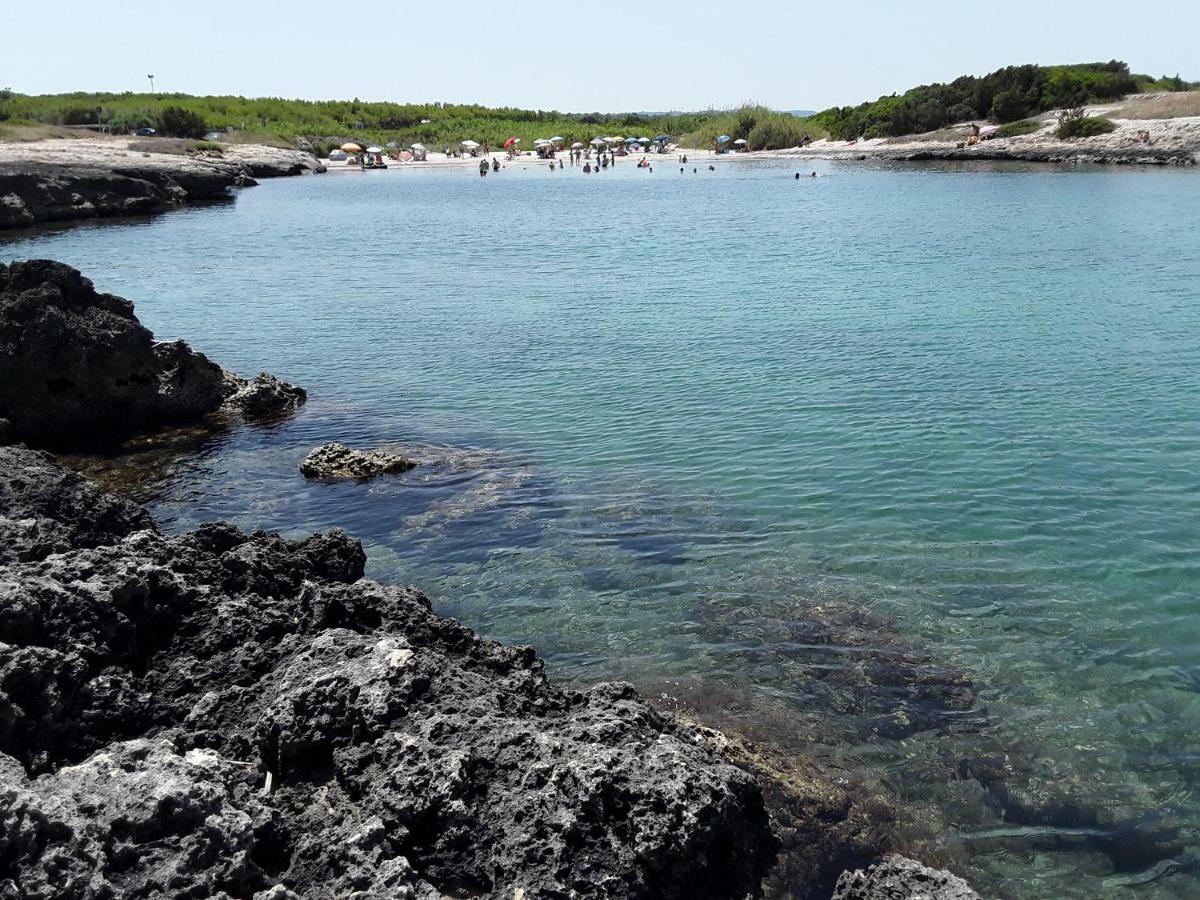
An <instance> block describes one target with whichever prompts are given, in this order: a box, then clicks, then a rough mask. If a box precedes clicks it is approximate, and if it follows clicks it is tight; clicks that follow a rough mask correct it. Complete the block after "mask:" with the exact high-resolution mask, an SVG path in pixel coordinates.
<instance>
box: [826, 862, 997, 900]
mask: <svg viewBox="0 0 1200 900" xmlns="http://www.w3.org/2000/svg"><path fill="white" fill-rule="evenodd" d="M832 900H981V898H980V896H979V895H978V894H977V893H975V891H974V890H972V889H971V886H970V885H969V884H967V882H965V881H963V880H962V879H961V878H959V877H958V876H957V875H952V874H951V873H949V872H947V871H945V870H944V869H931V868H929V867H928V866H924V865H921V863H919V862H917V861H916V860H912V859H908V858H907V857H904V856H889V857H888V858H887V859H885V860H884V861H883V862H881V863H879V864H878V865H874V866H871V867H870V868H869V869H866V870H865V871H863V870H859V871H857V872H846V873H845V874H843V875H842V877H841V878H839V879H838V883H837V888H836V889H835V890H834V892H833V898H832Z"/></svg>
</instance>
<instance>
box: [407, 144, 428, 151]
mask: <svg viewBox="0 0 1200 900" xmlns="http://www.w3.org/2000/svg"><path fill="white" fill-rule="evenodd" d="M409 146H411V147H412V149H414V150H424V149H425V145H424V144H410V145H409Z"/></svg>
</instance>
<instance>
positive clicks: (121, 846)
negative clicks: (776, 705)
mask: <svg viewBox="0 0 1200 900" xmlns="http://www.w3.org/2000/svg"><path fill="white" fill-rule="evenodd" d="M160 346H163V345H156V344H155V343H154V342H153V336H152V335H150V333H149V332H148V331H146V330H145V329H144V328H143V327H142V326H141V325H140V323H138V321H137V319H136V317H135V316H134V314H133V307H132V304H130V303H129V302H128V301H126V300H123V299H121V298H118V297H113V296H111V295H106V294H101V293H97V292H96V291H95V290H94V288H93V286H92V285H91V283H90V282H89V281H88V280H87V279H86V278H83V276H82V275H81V274H80V273H79V272H77V271H75V270H73V269H71V268H69V267H67V266H64V265H62V264H60V263H55V262H51V261H46V260H41V261H31V262H26V263H14V264H12V265H11V266H0V385H2V386H3V387H4V388H12V389H6V390H0V420H3V422H4V423H5V425H4V427H3V429H0V445H2V446H0V847H2V848H4V849H3V852H2V853H0V895H3V896H14V897H21V898H49V897H61V898H85V897H98V896H112V897H119V896H141V897H223V898H246V900H287V898H296V897H354V898H359V900H369V898H380V900H383V898H403V897H408V898H426V900H434V898H449V897H480V898H483V897H486V898H495V900H500V898H504V900H515V898H524V900H535V898H537V900H542V898H545V900H559V898H575V897H578V898H586V897H606V898H647V900H650V898H676V897H677V898H685V897H687V898H713V900H717V898H736V900H741V898H747V897H757V896H762V895H764V893H765V894H766V895H768V896H780V897H783V896H787V897H794V898H822V900H824V898H826V897H829V896H830V893H831V892H832V891H834V886H835V883H836V885H837V887H836V891H837V893H836V894H835V895H834V896H836V897H839V898H843V900H851V898H855V900H879V898H904V897H912V898H916V897H925V898H931V900H951V898H954V900H970V898H976V897H977V895H976V894H975V893H974V892H973V891H971V890H970V888H969V887H967V886H966V884H965V883H964V882H962V881H961V880H960V879H957V878H955V877H954V876H951V875H949V874H948V873H945V872H942V871H938V870H931V869H927V868H925V867H924V866H921V865H919V864H917V863H915V862H912V861H909V860H905V859H903V858H900V857H888V858H887V859H886V860H884V857H885V856H887V854H888V853H889V851H890V850H892V849H893V847H892V846H891V840H890V838H889V835H888V833H887V831H886V828H882V827H880V825H879V823H878V822H876V821H875V820H874V819H873V817H872V815H871V813H870V812H869V810H868V809H866V808H865V807H866V806H867V805H866V804H860V803H859V801H858V800H857V799H856V798H855V796H854V795H853V793H852V791H851V789H850V788H849V787H847V786H845V785H841V784H835V783H833V781H832V780H826V779H824V777H823V776H821V775H820V774H819V773H818V772H817V771H816V770H808V769H805V768H803V767H799V766H800V764H798V763H797V762H796V761H795V760H785V759H781V758H778V757H777V756H772V755H771V753H769V752H768V751H766V750H765V749H763V748H758V747H755V746H753V745H751V744H748V743H746V742H744V741H741V740H739V739H737V738H730V737H727V736H726V735H723V734H721V733H720V732H716V731H713V730H712V729H709V728H706V727H704V726H702V725H698V724H693V723H690V722H688V721H686V720H685V719H683V718H680V717H677V716H675V715H673V714H671V713H668V712H665V711H663V710H661V709H656V708H654V707H652V706H651V705H649V704H648V703H647V702H646V701H644V700H643V699H642V698H641V697H640V696H639V695H638V694H637V692H636V691H635V690H634V689H633V688H632V687H630V686H629V685H626V684H619V683H609V684H599V685H596V686H594V687H592V688H589V689H587V690H583V691H575V690H567V689H563V688H561V687H558V686H556V685H554V684H553V683H552V682H551V681H550V679H549V678H548V677H547V676H546V674H545V672H544V671H543V666H542V662H541V660H539V659H538V657H537V654H536V652H535V651H534V650H533V649H532V648H529V647H507V646H504V645H501V644H499V643H496V642H494V641H488V640H485V639H482V638H480V637H478V636H476V635H475V634H474V633H473V632H472V631H471V630H470V629H468V628H466V627H465V626H463V625H462V624H460V623H459V622H456V621H454V620H452V619H447V618H444V617H442V616H438V615H437V614H435V613H434V612H433V611H432V610H431V608H430V603H429V601H428V599H427V598H426V597H425V596H424V595H423V594H421V592H420V591H419V590H417V589H416V588H412V587H401V586H391V585H382V584H377V583H373V582H371V581H368V580H366V579H364V577H363V573H364V564H365V559H366V557H365V553H364V551H363V548H362V545H361V544H360V543H359V542H358V541H357V540H354V539H352V538H350V537H348V536H346V535H345V534H343V533H342V532H340V531H331V532H326V533H322V534H315V535H312V536H311V537H308V538H305V539H303V540H286V539H283V538H281V537H279V536H278V535H274V534H267V533H263V532H256V533H253V534H248V533H245V532H243V531H241V530H239V529H237V528H235V527H233V526H231V525H228V524H224V523H212V524H208V525H204V526H201V527H200V528H199V529H197V530H195V531H192V532H190V533H186V534H180V535H166V534H163V533H161V532H160V531H159V530H158V528H157V527H156V525H155V523H154V522H153V520H152V519H151V518H150V516H149V515H148V514H147V512H146V511H145V510H144V509H142V508H141V507H139V506H137V505H136V504H133V503H131V502H129V501H127V500H123V499H119V498H117V497H114V496H111V495H107V494H105V493H103V492H102V491H100V490H99V489H98V488H97V487H96V486H95V485H93V484H92V483H91V482H89V481H88V480H87V479H85V478H83V477H82V476H80V475H78V474H76V473H74V472H72V471H70V470H68V469H66V468H65V467H63V466H62V465H61V464H60V463H59V462H57V461H56V460H55V459H54V457H52V456H50V455H49V454H48V453H46V452H44V450H43V449H40V448H43V447H46V446H53V447H63V448H77V447H80V446H88V445H91V444H94V443H95V442H96V441H97V440H101V439H104V438H111V437H113V436H115V435H119V434H123V433H127V432H128V431H130V430H146V429H152V428H154V427H156V426H159V425H162V424H165V423H169V422H170V423H179V422H187V421H196V420H201V419H204V418H205V417H211V416H234V415H239V416H243V417H249V416H252V415H255V414H270V415H286V414H288V413H289V412H291V411H294V410H295V408H296V406H297V405H298V404H299V403H300V402H302V401H303V397H304V394H303V392H302V391H301V390H300V389H298V388H295V387H293V386H290V385H287V384H286V382H280V381H279V380H278V379H275V378H273V377H272V376H267V375H260V376H258V378H256V379H254V380H250V381H247V380H245V379H238V378H237V377H236V376H232V375H230V374H229V373H226V372H223V371H222V370H221V368H220V367H219V366H217V365H216V364H215V363H212V362H211V361H209V360H208V359H207V358H206V357H204V356H203V354H200V353H197V352H196V351H194V350H192V349H191V348H189V347H188V346H187V345H186V344H183V343H182V342H175V343H172V344H170V345H166V346H167V347H168V350H167V351H166V352H165V353H164V352H160V351H159V349H158V348H159V347H160ZM18 440H21V441H24V442H25V443H26V444H27V445H29V446H23V445H18V444H16V443H15V442H16V441H18ZM323 451H324V452H323V453H320V454H318V455H317V459H318V461H321V460H323V461H324V462H323V464H322V466H321V467H320V468H319V470H314V471H316V472H317V474H319V475H325V476H335V477H356V478H359V477H365V476H367V475H369V474H371V473H372V472H374V471H375V470H376V469H377V468H379V467H382V469H383V470H387V469H389V468H390V469H392V470H399V469H400V468H403V465H404V464H408V463H409V461H408V460H404V462H403V464H402V463H401V462H399V461H400V460H403V458H402V457H387V456H384V455H379V454H375V455H372V454H362V453H356V452H354V451H351V450H349V449H348V448H345V447H341V446H340V445H331V446H326V447H325V448H323ZM296 477H298V478H299V477H304V476H302V475H301V474H300V473H297V475H296ZM879 860H884V861H883V862H882V863H881V865H880V866H879V867H877V868H875V869H872V870H868V871H864V872H858V873H853V874H847V873H848V872H849V870H853V869H857V868H859V867H860V866H863V865H866V864H867V863H870V862H873V861H879ZM839 879H840V880H839Z"/></svg>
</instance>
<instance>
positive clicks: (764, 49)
mask: <svg viewBox="0 0 1200 900" xmlns="http://www.w3.org/2000/svg"><path fill="white" fill-rule="evenodd" d="M1198 36H1200V2H1195V0H1191V2H1181V3H1175V4H1169V5H1167V6H1165V7H1156V8H1155V9H1154V10H1147V11H1146V12H1145V13H1142V12H1139V11H1138V10H1137V8H1136V7H1134V6H1131V5H1130V4H1129V3H1128V0H1126V2H1121V3H1117V2H1113V0H1087V2H1079V0H1036V2H1034V0H1008V2H1001V3H994V4H978V3H958V4H951V3H946V2H944V0H943V2H936V3H935V2H925V0H908V2H904V3H885V2H877V0H853V2H845V0H843V2H836V0H834V2H824V3H809V2H806V0H792V2H779V0H753V2H744V0H722V2H719V3H713V2H707V0H693V2H691V3H679V2H673V0H645V2H642V0H621V2H619V3H617V2H612V0H595V2H578V0H542V2H537V3H534V2H530V0H508V2H494V0H493V2H474V3H472V2H466V0H418V2H412V0H408V2H401V0H382V2H373V0H367V2H356V0H340V2H339V0H328V2H323V3H315V2H311V0H286V2H284V0H242V2H237V3H234V2H229V0H204V2H191V3H189V2H183V0H159V2H147V0H120V2H111V0H109V2H106V0H55V2H53V3H51V4H47V5H43V4H41V3H36V2H25V0H0V87H11V88H12V89H14V90H16V91H19V92H21V93H29V94H42V93H61V92H66V91H75V90H84V91H126V90H130V91H142V90H145V89H147V88H148V87H149V80H148V79H147V77H146V76H147V75H148V74H154V76H155V80H154V84H155V88H156V90H158V91H159V92H175V91H178V92H183V93H189V94H241V95H244V96H281V97H303V98H308V99H331V98H344V99H349V98H352V97H359V98H361V99H363V100H395V101H398V102H428V101H445V102H459V103H482V104H484V105H487V106H519V107H524V108H532V109H557V110H561V111H566V112H592V111H600V112H616V111H659V110H694V109H704V108H726V107H732V106H737V105H739V104H741V103H743V102H745V101H750V100H752V101H756V102H758V103H762V104H765V105H767V106H771V107H774V108H776V109H823V108H826V107H828V106H834V105H845V104H853V103H859V102H862V101H863V100H869V99H875V98H876V97H879V96H882V95H885V94H890V93H893V92H902V91H904V90H907V89H908V88H910V87H913V86H915V85H917V84H925V83H929V82H933V81H947V80H950V79H952V78H954V77H956V76H958V75H961V74H977V75H979V74H984V73H985V72H988V71H991V70H993V69H996V68H1000V67H1001V66H1005V65H1010V64H1019V63H1043V64H1050V63H1060V62H1091V61H1098V60H1108V59H1113V58H1116V59H1123V60H1125V61H1127V62H1128V63H1129V64H1130V66H1131V67H1132V69H1133V70H1134V71H1135V72H1147V73H1150V74H1154V75H1162V74H1171V75H1173V74H1175V73H1176V72H1179V74H1181V75H1182V76H1183V77H1184V78H1186V79H1189V80H1200V51H1198V50H1197V43H1196V39H1197V37H1198Z"/></svg>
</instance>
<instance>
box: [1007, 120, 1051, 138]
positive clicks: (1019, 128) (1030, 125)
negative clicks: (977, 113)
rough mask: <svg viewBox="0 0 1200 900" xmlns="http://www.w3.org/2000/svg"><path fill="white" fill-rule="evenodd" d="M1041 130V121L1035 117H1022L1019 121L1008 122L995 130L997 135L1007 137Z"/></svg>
mask: <svg viewBox="0 0 1200 900" xmlns="http://www.w3.org/2000/svg"><path fill="white" fill-rule="evenodd" d="M1041 130H1042V123H1041V122H1039V121H1038V120H1037V119H1022V120H1021V121H1019V122H1009V123H1008V124H1007V125H1001V126H1000V130H999V131H997V132H996V136H997V137H1002V138H1009V137H1017V136H1019V135H1022V134H1033V133H1034V132H1035V131H1041Z"/></svg>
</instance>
